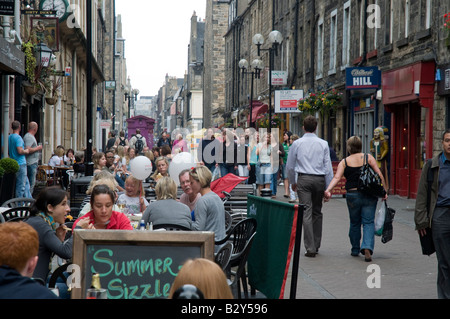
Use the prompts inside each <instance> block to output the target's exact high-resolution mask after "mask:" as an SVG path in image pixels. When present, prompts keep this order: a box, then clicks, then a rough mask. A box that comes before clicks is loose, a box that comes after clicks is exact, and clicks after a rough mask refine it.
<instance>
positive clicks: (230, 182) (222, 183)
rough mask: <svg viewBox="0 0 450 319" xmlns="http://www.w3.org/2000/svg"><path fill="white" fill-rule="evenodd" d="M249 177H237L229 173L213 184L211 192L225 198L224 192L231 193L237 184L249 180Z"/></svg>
mask: <svg viewBox="0 0 450 319" xmlns="http://www.w3.org/2000/svg"><path fill="white" fill-rule="evenodd" d="M247 179H248V177H240V176H236V175H234V174H232V173H228V174H227V175H225V176H224V177H221V178H218V179H216V180H215V181H212V182H211V190H212V191H213V192H214V193H216V194H217V195H219V197H220V198H225V194H224V193H222V192H223V191H225V192H228V193H230V192H231V191H232V190H233V189H234V188H235V187H236V185H237V184H239V183H241V182H243V181H245V180H247Z"/></svg>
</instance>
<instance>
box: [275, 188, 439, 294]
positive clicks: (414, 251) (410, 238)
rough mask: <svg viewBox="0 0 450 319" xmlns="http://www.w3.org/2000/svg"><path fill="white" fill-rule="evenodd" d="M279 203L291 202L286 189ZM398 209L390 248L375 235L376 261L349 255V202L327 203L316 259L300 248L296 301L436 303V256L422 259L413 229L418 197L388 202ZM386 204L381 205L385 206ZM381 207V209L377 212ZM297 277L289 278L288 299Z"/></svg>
mask: <svg viewBox="0 0 450 319" xmlns="http://www.w3.org/2000/svg"><path fill="white" fill-rule="evenodd" d="M277 193H278V196H277V199H276V200H280V201H283V202H287V201H288V200H289V199H287V198H284V197H283V194H284V190H283V188H282V186H279V187H278V190H277ZM387 202H388V205H389V206H390V207H392V208H394V209H395V210H396V214H395V218H394V222H393V231H394V235H393V239H392V240H391V241H389V242H388V243H386V244H383V243H382V242H381V237H378V236H376V237H375V248H374V254H373V256H372V262H365V261H364V256H363V255H360V256H359V257H353V256H351V255H350V247H351V246H350V241H349V238H348V230H349V218H348V210H347V204H346V201H345V198H343V197H334V198H332V199H331V200H330V201H329V202H328V203H324V206H323V209H322V212H323V216H324V217H323V235H322V244H321V247H320V249H319V253H318V254H317V255H316V257H314V258H311V257H306V256H304V253H305V248H304V245H303V238H302V245H301V250H300V251H301V253H300V261H299V269H298V282H297V289H296V299H436V298H437V291H436V278H437V260H436V255H435V254H433V255H431V256H430V257H428V256H424V255H422V251H421V247H420V242H419V237H418V234H417V231H415V229H414V227H415V224H414V206H415V200H414V199H407V198H403V197H400V196H397V195H391V196H389V198H388V201H387ZM380 203H381V201H380V202H379V203H378V206H380ZM377 209H378V208H377ZM291 276H292V261H291V269H290V271H289V274H288V278H287V282H286V288H285V299H288V298H289V295H290V286H291Z"/></svg>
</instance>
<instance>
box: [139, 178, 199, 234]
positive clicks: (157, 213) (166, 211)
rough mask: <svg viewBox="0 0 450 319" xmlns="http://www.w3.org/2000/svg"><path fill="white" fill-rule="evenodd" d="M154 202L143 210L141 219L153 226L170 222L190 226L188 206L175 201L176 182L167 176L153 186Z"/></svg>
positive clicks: (185, 226)
mask: <svg viewBox="0 0 450 319" xmlns="http://www.w3.org/2000/svg"><path fill="white" fill-rule="evenodd" d="M155 193H156V199H157V200H156V202H153V203H152V204H151V205H149V206H148V207H147V209H146V210H145V212H144V214H143V216H142V219H143V220H144V222H145V223H146V224H147V223H152V224H153V226H158V225H164V224H166V225H167V224H170V225H177V226H182V227H183V228H186V229H191V228H192V219H191V211H190V209H189V207H188V206H187V205H185V204H183V203H180V202H179V201H177V184H176V183H175V181H174V180H173V179H172V178H170V177H168V176H165V177H162V178H160V179H159V181H158V182H157V183H156V186H155Z"/></svg>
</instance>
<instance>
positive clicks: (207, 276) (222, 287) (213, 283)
mask: <svg viewBox="0 0 450 319" xmlns="http://www.w3.org/2000/svg"><path fill="white" fill-rule="evenodd" d="M186 284H190V285H194V286H195V287H197V288H198V289H199V290H200V291H201V292H202V293H203V296H204V297H205V299H233V294H232V293H231V289H230V287H229V286H228V282H227V278H226V276H225V273H224V272H223V270H222V268H220V266H219V265H217V264H216V263H215V262H213V261H211V260H208V259H205V258H196V259H189V260H187V261H186V262H185V263H184V265H183V267H181V269H180V271H179V272H178V275H177V276H176V277H175V280H174V282H173V284H172V287H171V289H170V292H169V298H171V299H172V298H173V295H174V292H175V291H176V290H177V289H179V288H181V287H182V286H183V285H186Z"/></svg>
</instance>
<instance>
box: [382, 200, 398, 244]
mask: <svg viewBox="0 0 450 319" xmlns="http://www.w3.org/2000/svg"><path fill="white" fill-rule="evenodd" d="M384 206H385V215H386V216H385V219H384V225H383V232H382V234H381V242H382V243H383V244H386V243H387V242H388V241H391V240H392V237H393V235H394V229H393V227H392V222H393V221H394V216H395V209H393V208H391V207H389V206H388V204H387V202H386V201H384Z"/></svg>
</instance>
